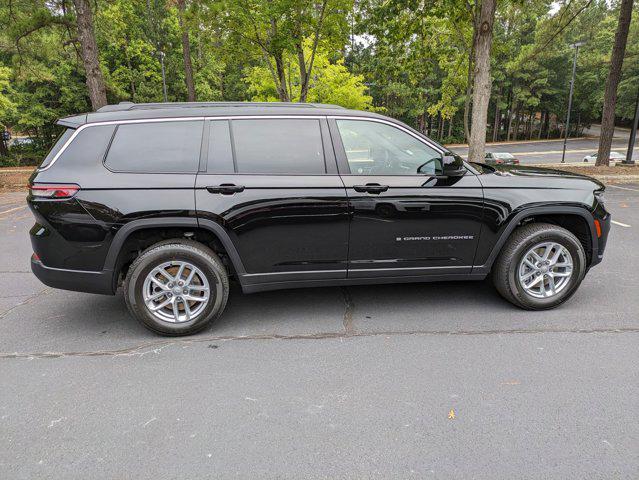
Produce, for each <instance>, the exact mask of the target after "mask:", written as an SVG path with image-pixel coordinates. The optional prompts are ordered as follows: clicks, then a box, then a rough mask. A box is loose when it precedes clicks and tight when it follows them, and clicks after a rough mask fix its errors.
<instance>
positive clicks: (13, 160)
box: [0, 155, 20, 167]
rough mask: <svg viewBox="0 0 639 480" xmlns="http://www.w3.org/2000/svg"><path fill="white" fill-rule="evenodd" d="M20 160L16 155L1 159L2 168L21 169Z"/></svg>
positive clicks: (0, 165)
mask: <svg viewBox="0 0 639 480" xmlns="http://www.w3.org/2000/svg"><path fill="white" fill-rule="evenodd" d="M19 166H20V159H19V158H17V157H15V156H14V155H9V156H2V157H0V167H19Z"/></svg>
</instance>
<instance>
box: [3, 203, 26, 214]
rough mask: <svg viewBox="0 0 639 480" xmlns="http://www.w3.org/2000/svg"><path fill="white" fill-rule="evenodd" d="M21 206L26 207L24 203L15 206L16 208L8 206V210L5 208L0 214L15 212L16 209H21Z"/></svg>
mask: <svg viewBox="0 0 639 480" xmlns="http://www.w3.org/2000/svg"><path fill="white" fill-rule="evenodd" d="M23 208H27V206H26V205H22V206H20V207H16V208H10V209H9V210H5V211H4V212H0V215H4V214H5V213H11V212H15V211H16V210H22V209H23Z"/></svg>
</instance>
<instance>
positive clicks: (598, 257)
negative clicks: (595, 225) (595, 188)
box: [590, 211, 612, 267]
mask: <svg viewBox="0 0 639 480" xmlns="http://www.w3.org/2000/svg"><path fill="white" fill-rule="evenodd" d="M604 212H605V211H604ZM595 220H598V221H599V226H600V228H601V235H599V236H598V237H597V238H596V239H595V240H596V242H597V243H596V244H595V247H596V249H594V251H593V255H592V259H591V261H590V267H594V266H595V265H597V264H599V263H601V261H602V260H603V256H604V252H605V250H606V243H607V242H608V233H609V232H610V221H611V220H612V215H610V214H609V213H608V212H605V213H604V214H603V215H601V216H596V217H595Z"/></svg>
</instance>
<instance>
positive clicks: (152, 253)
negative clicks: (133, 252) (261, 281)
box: [123, 239, 229, 336]
mask: <svg viewBox="0 0 639 480" xmlns="http://www.w3.org/2000/svg"><path fill="white" fill-rule="evenodd" d="M175 260H181V261H188V262H190V263H192V264H193V265H194V266H196V267H197V268H199V269H200V270H201V271H202V272H203V273H204V275H205V276H206V279H207V280H208V282H209V286H210V289H209V290H210V293H209V295H210V298H209V301H208V304H207V305H206V307H204V309H203V310H202V312H201V313H200V314H199V315H197V316H196V317H195V318H193V319H192V320H189V321H184V322H180V323H170V322H167V321H163V320H161V319H159V318H157V317H155V316H154V315H153V314H152V313H151V312H150V311H149V309H148V308H147V307H146V305H145V303H144V299H143V285H144V281H145V279H146V277H147V275H148V273H149V272H150V271H151V270H153V269H154V268H155V267H157V266H158V265H160V264H162V263H164V262H169V261H175ZM123 290H124V299H125V302H126V306H127V308H128V309H129V311H130V312H131V314H132V315H133V316H134V317H135V318H136V319H138V320H139V321H140V323H142V325H144V326H145V327H146V328H148V329H149V330H152V331H153V332H155V333H159V334H161V335H169V336H180V335H190V334H193V333H196V332H198V331H200V330H202V329H203V328H204V327H206V326H207V325H209V324H210V323H211V322H212V321H213V320H215V319H216V318H218V317H219V316H220V315H221V314H222V312H223V311H224V307H226V302H227V300H228V294H229V281H228V275H227V273H226V269H225V268H224V265H223V263H222V261H221V260H220V259H219V257H218V256H217V255H216V254H215V252H213V250H211V249H210V248H208V247H206V246H204V245H202V244H200V243H198V242H195V241H192V240H184V239H176V240H166V241H163V242H160V243H157V244H155V245H153V246H151V247H149V248H148V249H146V250H145V251H144V252H142V254H141V255H140V256H139V257H138V258H136V259H135V261H134V262H133V263H132V264H131V266H130V268H129V271H128V273H127V276H126V278H125V280H124V286H123Z"/></svg>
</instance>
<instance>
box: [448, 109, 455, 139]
mask: <svg viewBox="0 0 639 480" xmlns="http://www.w3.org/2000/svg"><path fill="white" fill-rule="evenodd" d="M454 119H455V116H454V115H453V116H452V117H450V120H448V139H449V141H450V137H452V136H453V120H454Z"/></svg>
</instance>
